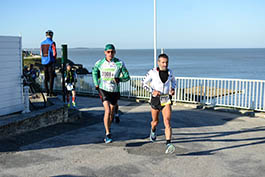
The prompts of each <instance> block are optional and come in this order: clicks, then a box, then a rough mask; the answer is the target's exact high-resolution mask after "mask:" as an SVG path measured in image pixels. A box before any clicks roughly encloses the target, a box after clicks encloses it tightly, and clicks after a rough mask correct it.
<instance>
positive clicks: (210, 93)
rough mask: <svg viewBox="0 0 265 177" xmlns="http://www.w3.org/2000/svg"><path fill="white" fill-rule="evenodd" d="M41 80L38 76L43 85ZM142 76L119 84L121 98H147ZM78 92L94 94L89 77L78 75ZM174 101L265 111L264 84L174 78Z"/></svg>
mask: <svg viewBox="0 0 265 177" xmlns="http://www.w3.org/2000/svg"><path fill="white" fill-rule="evenodd" d="M42 78H43V77H40V81H41V83H43V82H42V81H43V79H42ZM143 78H144V76H131V80H130V81H128V82H125V83H121V84H120V92H121V96H123V97H128V98H146V99H149V98H150V93H148V92H147V91H145V90H144V89H143V87H142V84H141V81H142V79H143ZM55 89H56V90H61V77H60V76H58V77H57V78H56V79H55ZM76 91H77V92H78V93H87V94H93V95H96V94H97V91H96V90H95V88H94V84H93V80H92V77H91V75H84V76H80V75H79V76H78V82H77V86H76ZM173 100H174V101H175V102H186V103H202V104H206V105H213V106H225V107H233V108H243V109H251V110H257V111H264V112H265V81H264V80H244V79H218V78H194V77H176V90H175V95H174V96H173Z"/></svg>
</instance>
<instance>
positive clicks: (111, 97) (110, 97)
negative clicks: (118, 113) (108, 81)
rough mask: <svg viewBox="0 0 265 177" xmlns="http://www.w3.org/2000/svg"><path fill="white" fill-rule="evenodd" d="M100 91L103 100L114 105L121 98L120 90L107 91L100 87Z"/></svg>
mask: <svg viewBox="0 0 265 177" xmlns="http://www.w3.org/2000/svg"><path fill="white" fill-rule="evenodd" d="M98 93H99V97H100V99H101V101H102V102H104V101H109V102H110V104H112V105H116V104H117V102H118V99H120V92H107V91H105V90H102V89H98Z"/></svg>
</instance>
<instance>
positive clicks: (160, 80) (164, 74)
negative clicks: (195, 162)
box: [143, 54, 176, 154]
mask: <svg viewBox="0 0 265 177" xmlns="http://www.w3.org/2000/svg"><path fill="white" fill-rule="evenodd" d="M157 63H158V67H157V68H154V69H152V70H150V71H149V72H148V73H147V75H146V76H145V78H144V79H143V86H144V88H145V89H146V90H148V91H150V92H151V94H152V96H151V114H152V122H151V132H150V140H151V141H152V142H154V141H155V140H156V127H157V125H158V122H159V113H160V111H162V115H163V119H164V126H165V136H166V151H165V153H166V154H167V153H173V152H174V151H175V146H174V145H173V144H171V134H172V130H171V125H170V119H171V112H172V109H171V105H172V101H171V98H172V95H174V94H175V85H176V81H175V77H174V76H173V74H172V71H171V70H170V69H168V56H167V55H166V54H160V55H159V56H158V62H157ZM148 84H150V85H148Z"/></svg>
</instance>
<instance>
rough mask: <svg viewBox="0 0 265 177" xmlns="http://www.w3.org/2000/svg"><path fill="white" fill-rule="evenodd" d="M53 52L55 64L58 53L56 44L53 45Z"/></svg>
mask: <svg viewBox="0 0 265 177" xmlns="http://www.w3.org/2000/svg"><path fill="white" fill-rule="evenodd" d="M52 51H53V57H54V59H55V62H56V57H57V51H56V44H55V42H54V43H52Z"/></svg>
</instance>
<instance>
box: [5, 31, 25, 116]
mask: <svg viewBox="0 0 265 177" xmlns="http://www.w3.org/2000/svg"><path fill="white" fill-rule="evenodd" d="M21 75H22V46H21V37H11V36H0V116H2V115H6V114H10V113H14V112H18V111H22V110H23V109H24V104H23V86H22V84H21Z"/></svg>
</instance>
